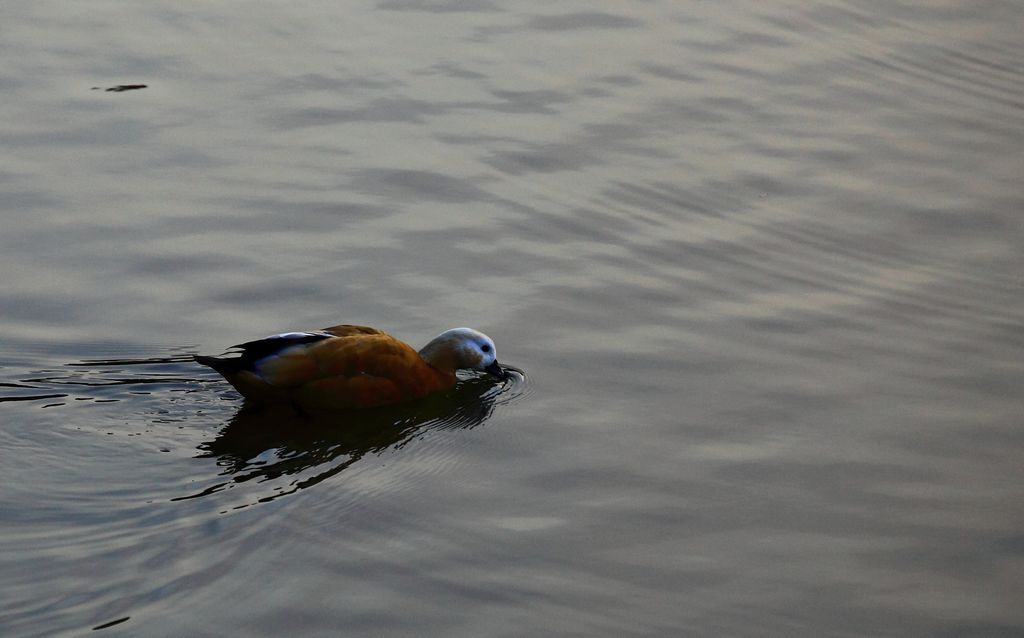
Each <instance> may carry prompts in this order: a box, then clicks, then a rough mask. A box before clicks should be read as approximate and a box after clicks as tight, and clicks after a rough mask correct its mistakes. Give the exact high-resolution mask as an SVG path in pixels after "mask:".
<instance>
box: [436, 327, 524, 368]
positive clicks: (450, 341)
mask: <svg viewBox="0 0 1024 638" xmlns="http://www.w3.org/2000/svg"><path fill="white" fill-rule="evenodd" d="M420 356H421V357H423V359H424V360H425V361H426V362H427V363H429V364H430V365H432V366H434V367H435V368H437V369H439V370H481V371H483V372H487V373H489V374H492V375H494V376H496V377H498V378H499V379H504V378H505V377H506V376H507V373H506V372H505V371H504V370H503V369H502V367H501V366H500V365H498V352H497V349H496V348H495V347H494V341H493V340H492V339H491V338H490V337H488V336H487V335H485V334H484V333H482V332H480V331H478V330H473V329H472V328H452V329H451V330H445V331H444V332H442V333H441V334H439V335H437V336H436V337H434V338H433V339H431V340H430V343H428V344H427V345H425V346H423V349H422V350H420Z"/></svg>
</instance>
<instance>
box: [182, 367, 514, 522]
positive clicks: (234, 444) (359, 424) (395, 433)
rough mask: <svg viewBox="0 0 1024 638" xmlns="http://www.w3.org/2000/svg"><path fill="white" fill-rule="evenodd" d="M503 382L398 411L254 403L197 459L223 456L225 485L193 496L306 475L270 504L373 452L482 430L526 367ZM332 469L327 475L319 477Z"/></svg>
mask: <svg viewBox="0 0 1024 638" xmlns="http://www.w3.org/2000/svg"><path fill="white" fill-rule="evenodd" d="M509 372H510V374H509V375H508V378H507V379H506V380H504V381H502V382H497V383H496V380H495V379H494V378H492V377H488V376H473V377H470V378H466V379H462V380H460V382H459V383H458V384H457V385H456V386H455V387H454V388H452V389H451V390H449V391H447V392H439V393H436V394H433V395H430V396H428V397H425V398H423V399H420V400H417V401H414V402H411V403H405V404H400V405H394V406H383V407H379V408H373V409H369V410H351V411H346V412H338V411H335V412H323V413H312V412H300V411H297V410H295V409H294V408H293V407H292V406H288V405H281V404H279V405H261V404H250V403H246V404H245V405H243V406H242V407H241V408H240V409H239V411H238V412H237V413H236V414H235V415H234V416H233V417H232V418H231V420H230V421H229V422H228V424H227V425H226V426H225V427H224V428H223V429H222V430H221V431H220V433H218V434H217V436H216V437H215V438H214V439H213V440H212V441H208V442H206V443H203V444H201V445H200V446H199V449H200V450H201V451H202V452H201V453H200V454H199V455H198V456H197V458H216V459H217V460H218V465H220V466H221V467H223V468H224V469H223V471H222V472H221V473H220V475H221V476H230V477H231V479H230V480H229V481H223V482H219V483H217V484H215V485H211V486H208V487H207V488H206V489H204V490H202V491H201V492H198V493H196V494H192V495H189V496H184V497H179V498H177V499H175V500H184V499H190V498H197V497H201V496H206V495H209V494H213V493H215V492H220V491H222V490H224V489H227V488H229V487H232V486H233V485H234V484H238V483H244V482H247V481H257V482H262V481H273V480H276V479H279V478H282V477H286V476H295V475H301V478H298V477H297V478H298V480H295V481H294V482H292V483H291V484H290V485H289V486H288V487H287V488H285V489H280V490H278V491H275V492H274V493H273V494H271V495H268V496H264V497H262V498H259V499H258V502H264V501H269V500H273V499H275V498H279V497H281V496H284V495H286V494H291V493H294V492H297V491H298V490H301V489H304V488H307V487H311V486H313V485H316V484H317V483H320V482H321V481H323V480H325V479H327V478H330V477H332V476H335V475H337V474H339V473H341V472H343V471H344V470H346V469H348V468H349V467H351V466H353V465H354V464H356V463H358V462H359V460H360V459H362V458H363V457H364V456H366V455H368V454H369V455H379V454H381V453H383V452H385V451H386V450H389V449H398V448H402V447H404V446H405V445H406V444H408V443H410V442H411V441H412V440H414V439H417V438H419V437H422V436H423V435H424V434H426V433H427V432H430V431H438V430H455V429H468V428H474V427H476V426H478V425H482V424H483V423H484V422H486V421H487V419H488V418H489V417H490V416H491V413H492V412H493V411H494V408H495V406H496V405H497V404H498V403H504V402H505V401H508V400H509V399H511V398H512V397H513V396H514V394H515V390H516V388H517V386H519V382H520V381H521V380H523V378H524V377H523V375H522V373H521V371H520V370H518V369H516V368H510V370H509ZM318 466H325V469H324V470H323V471H321V472H315V473H314V472H311V470H314V468H317V467H318Z"/></svg>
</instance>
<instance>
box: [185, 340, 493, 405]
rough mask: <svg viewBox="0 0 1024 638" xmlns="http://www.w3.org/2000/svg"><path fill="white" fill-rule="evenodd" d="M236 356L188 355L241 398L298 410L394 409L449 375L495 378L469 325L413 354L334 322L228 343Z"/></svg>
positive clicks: (489, 345)
mask: <svg viewBox="0 0 1024 638" xmlns="http://www.w3.org/2000/svg"><path fill="white" fill-rule="evenodd" d="M231 349H237V350H239V352H236V353H234V354H237V355H238V356H220V357H211V356H203V355H195V356H194V358H195V361H196V362H198V363H200V364H202V365H204V366H208V367H210V368H213V369H214V370H215V371H216V372H218V373H219V374H220V375H221V376H222V377H224V379H226V380H227V382H228V383H230V384H231V385H232V386H233V387H234V388H235V389H236V390H238V392H239V394H241V395H242V396H243V397H244V398H245V399H246V400H247V401H251V402H253V403H263V404H290V405H291V406H293V407H294V408H296V409H297V410H299V411H300V412H301V411H309V410H314V411H319V410H350V409H364V408H374V407H379V406H384V405H391V404H398V403H403V402H406V401H412V400H414V399H420V398H423V397H426V396H427V395H429V394H433V393H436V392H443V391H445V390H450V389H451V388H453V387H454V386H455V383H456V381H457V377H456V374H455V372H456V371H457V370H478V371H481V372H486V373H488V374H490V375H492V376H494V377H497V378H498V379H502V380H504V379H507V378H508V376H509V375H508V372H507V371H506V370H505V369H504V368H502V366H501V365H500V364H499V363H498V358H497V350H496V348H495V346H494V341H493V340H492V339H491V338H490V337H488V336H487V335H485V334H484V333H482V332H479V331H477V330H473V329H472V328H465V327H463V328H452V329H450V330H445V331H444V332H442V333H441V334H439V335H437V336H436V337H434V338H433V339H431V340H430V342H429V343H427V344H426V345H425V346H423V347H422V348H421V349H420V350H418V351H417V350H415V349H413V347H412V346H410V345H409V344H407V343H405V342H403V341H401V340H399V339H397V338H395V337H393V336H391V335H390V334H388V333H386V332H384V331H383V330H379V329H377V328H371V327H368V326H355V325H349V324H342V325H338V326H332V327H330V328H324V329H322V330H315V331H312V332H284V333H281V334H275V335H271V336H269V337H264V338H262V339H257V340H255V341H248V342H246V343H241V344H238V345H235V346H231Z"/></svg>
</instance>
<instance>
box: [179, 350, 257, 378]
mask: <svg viewBox="0 0 1024 638" xmlns="http://www.w3.org/2000/svg"><path fill="white" fill-rule="evenodd" d="M193 358H194V359H195V360H196V363H201V364H203V365H204V366H207V367H210V368H213V369H214V370H216V371H217V372H219V373H220V374H221V375H226V374H234V373H236V372H241V371H243V370H249V369H250V368H251V363H252V362H250V361H247V360H246V359H245V357H230V358H228V357H225V358H221V357H205V356H203V355H201V354H197V355H195V356H194V357H193Z"/></svg>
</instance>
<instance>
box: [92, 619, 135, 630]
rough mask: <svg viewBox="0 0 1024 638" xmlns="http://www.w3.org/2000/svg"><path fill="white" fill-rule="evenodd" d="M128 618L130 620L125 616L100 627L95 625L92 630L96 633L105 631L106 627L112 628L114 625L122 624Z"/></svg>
mask: <svg viewBox="0 0 1024 638" xmlns="http://www.w3.org/2000/svg"><path fill="white" fill-rule="evenodd" d="M130 618H131V616H125V617H124V618H118V619H117V620H111V621H110V622H105V623H103V624H102V625H96V626H95V627H93V628H92V630H93V631H96V630H97V629H106V628H107V627H113V626H114V625H120V624H121V623H123V622H124V621H126V620H128V619H130Z"/></svg>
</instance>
